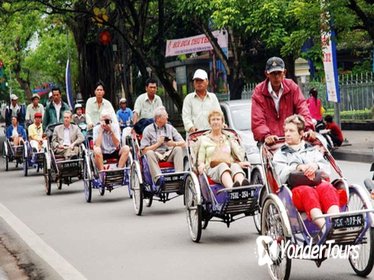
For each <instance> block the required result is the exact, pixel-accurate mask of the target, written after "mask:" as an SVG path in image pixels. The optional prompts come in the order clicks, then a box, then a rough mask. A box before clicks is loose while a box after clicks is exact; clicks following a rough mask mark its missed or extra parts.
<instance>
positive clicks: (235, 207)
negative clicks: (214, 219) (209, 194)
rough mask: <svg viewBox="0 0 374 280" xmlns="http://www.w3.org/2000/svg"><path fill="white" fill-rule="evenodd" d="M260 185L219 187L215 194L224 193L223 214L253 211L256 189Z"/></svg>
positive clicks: (255, 204)
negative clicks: (230, 187)
mask: <svg viewBox="0 0 374 280" xmlns="http://www.w3.org/2000/svg"><path fill="white" fill-rule="evenodd" d="M260 187H262V185H252V186H244V187H237V188H232V189H221V190H219V191H218V192H217V195H226V199H225V203H224V205H223V207H222V211H223V213H225V214H235V213H246V212H251V211H252V212H253V211H254V210H255V209H256V207H257V201H258V191H259V188H260Z"/></svg>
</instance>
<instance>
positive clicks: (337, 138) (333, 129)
mask: <svg viewBox="0 0 374 280" xmlns="http://www.w3.org/2000/svg"><path fill="white" fill-rule="evenodd" d="M325 122H326V129H329V130H330V134H331V140H332V142H333V143H334V145H335V146H336V147H339V146H341V145H342V143H343V141H344V137H343V133H342V131H341V129H340V127H339V126H338V125H337V124H336V123H335V122H334V121H333V120H332V116H330V115H327V116H326V117H325Z"/></svg>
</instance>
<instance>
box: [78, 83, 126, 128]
mask: <svg viewBox="0 0 374 280" xmlns="http://www.w3.org/2000/svg"><path fill="white" fill-rule="evenodd" d="M104 95H105V88H104V83H103V82H101V81H99V82H97V83H96V86H95V96H94V97H90V98H88V99H87V102H86V112H85V114H86V122H87V127H88V129H92V128H93V127H94V126H95V125H96V124H97V123H99V122H100V114H101V112H103V111H105V112H108V113H109V114H110V115H111V119H112V120H113V125H118V126H119V124H118V120H117V115H116V112H115V111H114V108H113V106H112V103H110V102H109V101H108V100H106V99H105V98H104Z"/></svg>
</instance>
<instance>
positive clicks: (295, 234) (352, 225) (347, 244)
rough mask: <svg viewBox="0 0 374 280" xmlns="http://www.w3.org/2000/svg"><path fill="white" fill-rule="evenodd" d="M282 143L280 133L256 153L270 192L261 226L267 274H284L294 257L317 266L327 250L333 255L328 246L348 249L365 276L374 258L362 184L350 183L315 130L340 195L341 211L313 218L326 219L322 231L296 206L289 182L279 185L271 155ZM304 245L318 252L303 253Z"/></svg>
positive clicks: (370, 209) (370, 216)
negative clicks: (264, 240)
mask: <svg viewBox="0 0 374 280" xmlns="http://www.w3.org/2000/svg"><path fill="white" fill-rule="evenodd" d="M283 143H284V138H279V142H278V143H277V144H275V145H273V146H267V145H266V144H263V145H262V146H261V152H260V153H261V154H260V155H261V161H262V167H263V172H264V174H265V187H266V189H267V192H268V195H267V196H266V198H265V200H264V204H263V207H262V213H261V225H262V234H263V235H264V236H266V237H267V238H270V240H271V241H270V242H265V243H266V244H265V243H264V249H265V251H266V252H267V254H268V256H269V257H270V261H269V262H268V263H267V264H268V271H269V273H270V276H271V278H272V279H288V278H289V276H290V273H291V260H292V259H309V260H312V261H315V262H316V265H317V266H318V267H319V266H320V265H321V263H322V262H323V261H324V260H326V259H327V258H329V254H330V255H332V254H333V252H332V250H330V249H331V247H335V246H338V247H339V248H338V247H336V248H338V249H342V250H345V252H348V256H347V257H348V259H349V263H350V265H351V267H352V268H353V270H354V271H355V273H356V274H357V275H359V276H366V275H368V274H369V273H370V272H371V270H372V268H373V263H374V246H373V244H374V230H373V226H374V224H373V211H374V209H373V207H372V203H371V201H370V196H369V193H368V191H367V190H366V189H365V188H364V187H362V186H360V185H356V184H348V182H347V180H346V179H345V177H344V176H343V173H342V171H341V169H340V168H339V166H338V165H337V163H336V162H335V160H334V158H333V157H332V155H331V153H330V152H329V150H328V149H327V147H326V146H325V145H324V144H323V143H324V139H323V136H321V135H317V139H316V140H315V141H314V142H313V143H311V144H312V145H314V146H317V147H318V148H319V150H320V151H321V152H322V153H323V156H324V158H325V159H326V160H327V161H328V162H329V164H330V166H331V167H332V170H334V171H335V173H336V174H335V176H336V178H334V179H333V180H332V181H331V183H332V185H333V186H334V187H335V188H336V189H337V192H338V194H339V208H340V213H336V214H332V213H331V214H322V215H320V216H318V217H316V218H315V220H316V219H321V218H322V219H324V220H325V231H324V232H322V231H321V230H320V228H319V227H318V226H317V225H316V224H315V223H314V222H313V221H311V220H310V219H309V218H307V216H306V214H305V213H304V212H299V211H298V210H297V209H296V207H295V205H294V203H293V200H292V192H291V190H290V187H289V185H288V184H281V183H280V180H279V178H278V177H277V174H276V173H275V170H274V165H273V162H272V159H273V156H274V154H275V152H276V151H277V149H279V148H280V147H281V146H282V145H283ZM291 176H293V175H291ZM331 178H332V177H331ZM295 180H296V181H297V179H295ZM302 184H304V183H302ZM315 236H318V238H317V240H316V239H314V238H313V237H315ZM272 245H273V246H272ZM307 245H309V246H311V247H313V249H311V251H312V252H313V251H314V250H316V249H314V246H317V247H318V248H319V251H318V254H314V255H312V254H309V255H308V254H307V253H305V252H307V251H303V250H302V248H305V247H306V246H307ZM299 249H300V250H299ZM334 250H335V249H334ZM290 252H291V253H290Z"/></svg>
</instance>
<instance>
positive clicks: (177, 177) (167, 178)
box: [164, 175, 183, 182]
mask: <svg viewBox="0 0 374 280" xmlns="http://www.w3.org/2000/svg"><path fill="white" fill-rule="evenodd" d="M164 180H165V182H175V181H182V180H183V175H173V176H165V178H164Z"/></svg>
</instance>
